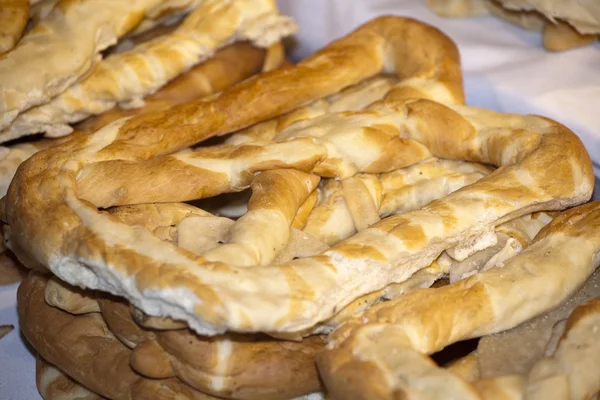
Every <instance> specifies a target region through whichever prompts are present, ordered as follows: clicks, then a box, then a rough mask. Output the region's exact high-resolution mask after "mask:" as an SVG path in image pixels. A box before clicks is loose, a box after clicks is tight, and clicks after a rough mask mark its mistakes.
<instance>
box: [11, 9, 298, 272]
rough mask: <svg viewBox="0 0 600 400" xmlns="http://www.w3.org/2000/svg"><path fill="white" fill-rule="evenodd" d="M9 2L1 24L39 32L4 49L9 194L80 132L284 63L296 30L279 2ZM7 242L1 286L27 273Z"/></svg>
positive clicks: (17, 38) (201, 94) (217, 88)
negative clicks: (36, 158) (24, 165)
mask: <svg viewBox="0 0 600 400" xmlns="http://www.w3.org/2000/svg"><path fill="white" fill-rule="evenodd" d="M8 3H9V4H7V5H4V4H0V6H1V7H0V18H2V17H4V16H6V17H7V18H6V20H2V23H0V29H4V30H6V31H7V32H8V31H11V32H16V31H17V29H16V27H17V26H19V27H21V26H22V29H19V32H20V34H23V31H24V27H25V26H26V25H27V24H28V23H29V26H30V29H29V30H28V31H27V32H25V34H24V35H23V36H22V37H20V36H19V35H15V36H14V39H13V40H11V43H13V44H16V47H14V46H13V47H10V46H7V47H6V48H4V47H1V46H0V52H2V51H4V54H3V55H0V114H1V115H2V119H1V120H0V142H1V143H3V145H2V146H0V195H2V196H3V195H4V194H6V191H7V189H8V185H9V183H10V181H11V179H12V177H13V175H14V173H15V171H16V169H17V167H18V165H19V164H20V163H21V162H23V161H24V160H25V159H27V158H29V157H30V156H31V155H32V154H34V153H36V152H38V151H40V150H42V149H45V148H48V147H51V146H54V145H55V144H58V143H61V142H63V141H64V140H68V139H69V137H68V136H67V135H70V134H71V133H73V132H74V131H79V132H80V133H81V132H83V131H95V130H97V129H99V128H100V127H102V126H104V125H106V124H108V123H109V122H111V121H113V120H116V119H119V118H122V117H124V116H129V115H136V114H141V113H144V112H150V111H153V110H158V109H161V108H168V107H170V106H173V105H175V104H179V103H184V102H187V101H190V100H194V99H198V98H202V97H205V96H207V95H210V94H212V93H216V92H219V91H220V90H222V89H223V88H225V87H227V86H230V85H232V84H234V83H236V82H238V81H241V80H244V79H246V78H248V77H250V76H251V75H253V74H255V73H257V72H260V71H262V70H268V69H272V68H276V67H278V66H279V65H281V63H282V62H283V57H284V54H283V47H282V46H281V43H280V39H282V38H283V37H285V36H288V35H290V34H291V33H293V32H294V31H295V30H296V26H295V24H294V23H293V21H291V20H290V19H289V18H288V17H285V16H283V15H280V14H279V13H278V10H277V8H276V6H275V2H274V1H272V0H241V1H222V0H148V1H141V0H136V1H126V2H121V1H111V2H106V1H103V0H84V1H55V0H54V1H49V0H42V1H37V2H33V1H32V4H31V9H30V10H29V3H28V2H27V1H24V2H21V1H17V2H11V1H9V2H8ZM11 7H16V8H18V9H21V10H24V11H23V12H19V13H17V12H16V11H14V12H11V10H12V8H11ZM8 16H10V18H8ZM5 36H6V37H9V35H8V33H6V34H3V35H2V36H0V37H5ZM80 121H81V122H80ZM36 134H37V135H36ZM40 134H43V136H44V137H40ZM31 135H36V136H31ZM0 247H2V248H0V271H2V272H3V273H2V274H0V284H3V283H10V282H14V281H16V280H19V279H20V278H21V276H22V273H23V271H22V270H20V269H19V268H18V267H17V265H16V264H15V260H14V257H12V255H11V254H10V253H6V252H5V251H4V250H5V249H4V247H3V246H0Z"/></svg>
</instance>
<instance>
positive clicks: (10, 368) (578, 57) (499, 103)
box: [0, 0, 600, 400]
mask: <svg viewBox="0 0 600 400" xmlns="http://www.w3.org/2000/svg"><path fill="white" fill-rule="evenodd" d="M280 1H281V3H282V6H283V8H284V11H290V12H291V13H292V14H294V13H295V12H296V10H295V7H303V6H304V7H306V6H308V3H316V2H317V0H293V1H294V3H292V1H291V0H290V1H286V0H280ZM321 1H322V0H318V2H321ZM344 1H346V0H344ZM286 3H287V4H286ZM323 3H327V2H323ZM383 3H385V4H388V8H385V7H384V8H381V9H380V11H381V10H383V11H381V12H386V13H387V12H389V4H390V2H385V1H377V0H374V1H372V3H370V4H383ZM418 3H420V2H417V1H412V0H411V1H410V2H409V1H398V0H395V2H394V4H395V8H396V9H397V10H398V13H399V14H401V15H410V16H413V17H415V18H418V19H422V20H425V21H427V22H429V23H433V24H435V25H436V26H439V27H440V28H441V29H442V30H444V31H446V32H447V33H448V34H450V36H451V37H452V38H453V39H454V40H455V41H456V42H457V44H458V45H459V48H460V50H461V54H462V55H463V67H464V68H465V70H466V71H468V73H465V87H466V88H467V93H468V102H469V104H471V105H479V106H485V107H489V108H492V109H498V110H502V111H515V112H524V113H525V112H527V113H528V112H536V111H537V110H539V108H540V107H541V106H542V105H544V104H543V102H542V103H540V104H538V105H535V104H534V105H532V104H530V103H528V102H527V98H528V96H529V93H530V92H529V91H528V89H530V88H529V87H523V88H522V89H523V90H522V91H521V92H518V91H515V88H511V92H510V96H509V98H508V99H507V98H506V96H504V97H502V96H498V90H499V89H502V88H505V85H504V83H498V82H499V81H498V76H499V75H500V76H504V78H505V79H506V77H507V76H508V77H510V76H511V74H513V75H514V76H515V77H517V76H518V75H519V68H520V67H519V66H515V65H512V64H510V63H507V62H506V58H505V57H502V56H501V55H502V54H504V55H511V54H513V53H517V52H518V53H521V54H522V53H523V52H528V53H529V54H530V55H531V56H530V57H529V62H531V63H538V64H539V63H545V64H548V65H550V64H551V63H552V62H551V61H549V60H550V59H551V58H550V55H549V54H546V53H545V52H544V51H543V50H542V49H540V47H539V42H540V37H539V34H538V33H532V32H526V31H523V30H521V29H519V28H516V27H513V26H510V25H509V24H506V23H504V22H502V21H498V20H496V19H494V18H489V17H485V18H478V19H474V20H461V21H460V22H457V21H456V20H446V19H442V18H439V17H437V16H435V15H433V14H431V13H429V12H428V11H427V10H425V9H424V7H423V6H422V5H420V4H418ZM290 4H294V6H293V7H292V6H290ZM351 4H354V3H353V2H352V3H351ZM349 8H350V9H351V8H352V7H349ZM340 12H342V11H340ZM346 12H348V10H346ZM313 15H315V14H313ZM370 17H372V16H371V15H366V14H365V15H361V16H360V17H359V18H358V20H360V19H365V18H370ZM349 19H350V20H352V18H349ZM355 19H356V18H355ZM297 20H298V21H299V24H300V26H301V32H300V33H299V37H300V40H301V43H308V44H304V45H301V46H300V47H299V51H300V54H302V52H305V53H306V52H307V51H309V50H314V48H315V45H314V43H315V40H316V41H317V42H318V38H317V39H315V36H314V35H315V32H317V31H318V29H316V28H315V29H312V28H313V27H311V23H312V24H318V23H319V22H318V19H315V21H312V22H311V21H308V19H307V18H306V17H305V16H302V15H299V16H298V18H297ZM307 26H308V27H307ZM354 26H356V24H355V25H354ZM302 27H304V29H302ZM336 29H337V30H336ZM490 29H494V39H493V40H491V41H489V42H482V41H481V40H479V41H473V40H472V39H473V38H484V37H489V31H490ZM348 30H349V28H348V27H343V28H339V29H338V28H336V27H332V28H331V29H330V33H331V37H332V38H333V37H336V36H340V35H341V34H343V33H345V32H347V31H348ZM311 35H312V36H311ZM486 35H487V36H486ZM311 39H313V40H311ZM302 40H304V42H302ZM319 45H321V44H320V43H319ZM599 47H600V46H598V45H595V46H591V48H586V49H577V50H572V51H570V52H568V53H565V54H554V55H553V57H556V59H558V58H560V59H561V69H562V68H565V65H568V66H570V67H569V68H570V69H569V71H572V73H571V74H564V73H563V71H562V70H561V71H554V73H550V75H548V76H540V77H539V79H538V80H537V81H532V82H531V85H533V86H535V85H539V82H540V80H548V79H553V80H555V81H556V87H557V88H563V87H565V86H568V85H571V84H572V79H573V78H572V76H573V75H578V74H579V72H582V73H583V72H586V73H587V72H589V70H590V69H593V68H594V65H595V66H596V68H595V69H593V72H596V71H597V67H598V66H599V65H600V52H598V49H599ZM594 54H595V55H594ZM302 55H304V54H302ZM474 58H478V59H480V60H478V61H477V63H478V65H481V63H482V59H483V63H484V64H485V68H478V69H473V68H470V65H471V61H472V60H473V59H474ZM521 67H522V66H521ZM518 86H519V85H516V87H517V89H519V88H518ZM561 90H562V89H561ZM581 90H584V91H585V90H588V91H589V90H596V93H599V94H600V91H598V90H600V86H595V85H592V87H591V88H589V89H586V88H583V89H581ZM579 93H580V94H581V92H579ZM588 94H589V93H588ZM597 99H600V97H597ZM580 101H581V96H579V95H573V97H568V96H567V98H566V99H565V101H564V107H566V108H565V110H567V109H569V110H571V109H577V108H578V107H579V106H585V107H589V105H587V104H585V105H583V104H579V103H578V102H580ZM596 104H597V103H596ZM548 110H549V111H550V114H552V113H553V112H556V104H552V105H551V107H548ZM545 115H548V113H546V114H545ZM549 116H551V117H554V118H556V119H558V120H560V121H561V122H564V121H563V120H561V119H560V118H559V117H560V115H558V116H554V115H549ZM595 117H597V115H595ZM590 118H591V117H590ZM596 121H597V120H591V119H587V120H585V121H580V122H581V124H579V123H578V122H577V121H574V123H573V124H571V125H569V126H575V128H577V127H581V129H583V130H589V129H590V128H596V129H595V133H600V126H599V125H594V124H595V122H596ZM575 130H576V131H577V129H575ZM598 137H600V136H598ZM598 137H596V138H594V137H592V138H591V139H590V138H587V139H586V140H584V142H585V143H586V145H587V146H588V149H590V152H592V150H593V151H594V152H596V151H597V152H599V153H600V139H598ZM582 138H583V135H582ZM596 146H598V147H597V148H596ZM592 147H593V148H592ZM599 161H600V160H596V162H597V164H598V168H597V169H596V170H597V172H598V171H600V162H599ZM596 185H597V188H598V187H599V186H600V183H599V181H598V180H597V181H596ZM599 195H600V193H598V192H596V195H595V197H596V198H598V199H600V196H599ZM17 287H18V285H17V284H14V285H9V286H3V287H0V325H3V324H13V325H15V327H16V329H15V330H14V331H13V332H11V333H9V334H8V335H7V336H5V337H4V338H3V339H2V340H0V400H36V399H40V396H39V394H38V393H37V390H36V388H35V358H34V355H33V352H32V351H31V350H30V348H29V347H28V345H27V344H26V342H25V341H24V339H23V337H22V335H20V333H19V331H18V321H17V312H16V304H15V303H16V302H15V295H16V290H17Z"/></svg>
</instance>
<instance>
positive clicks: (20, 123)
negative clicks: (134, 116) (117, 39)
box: [0, 0, 296, 141]
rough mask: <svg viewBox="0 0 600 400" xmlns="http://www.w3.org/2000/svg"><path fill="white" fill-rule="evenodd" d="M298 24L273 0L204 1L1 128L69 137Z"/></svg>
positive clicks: (8, 134)
mask: <svg viewBox="0 0 600 400" xmlns="http://www.w3.org/2000/svg"><path fill="white" fill-rule="evenodd" d="M267 21H268V23H267ZM295 28H296V26H295V25H294V24H293V22H291V20H290V19H289V18H287V17H284V16H281V15H280V14H278V12H277V8H276V6H275V3H274V2H273V1H271V0H236V1H205V2H198V4H197V7H196V8H195V9H194V10H193V11H191V12H190V14H189V15H187V16H186V17H185V18H184V20H183V22H182V23H181V24H180V25H178V26H177V28H176V29H175V30H174V31H172V32H168V33H165V34H163V35H160V36H157V37H155V38H153V39H151V40H149V41H146V42H143V43H141V44H138V45H136V46H135V47H133V48H132V49H124V50H123V51H121V52H116V53H113V54H110V55H108V56H107V57H106V58H105V59H103V60H102V61H101V62H99V63H98V65H96V66H95V68H94V69H93V70H92V71H91V72H90V74H89V75H87V76H85V77H83V78H82V79H80V80H79V81H78V82H76V83H74V84H73V85H71V86H70V87H68V88H67V89H66V90H65V91H64V92H62V93H60V94H58V95H57V96H55V97H53V98H52V99H51V100H50V101H49V102H47V103H44V104H40V105H37V106H35V107H32V108H30V109H28V110H25V111H23V112H22V113H21V114H20V115H18V116H17V117H16V118H15V119H14V120H13V121H12V122H11V125H10V126H9V127H7V128H6V129H5V130H3V131H2V132H0V140H4V141H7V140H11V139H14V138H17V137H20V136H23V135H31V134H34V133H38V132H45V134H46V136H49V137H58V136H64V135H66V134H68V133H70V132H71V131H72V128H71V127H70V126H69V125H68V124H69V123H74V122H78V121H81V120H82V119H84V118H85V117H87V116H89V115H95V114H100V113H102V112H104V111H106V110H109V109H111V108H113V107H114V106H115V105H120V106H121V107H124V108H131V107H140V106H141V105H143V98H144V97H145V96H146V95H148V94H150V93H153V92H154V91H156V90H158V89H159V88H160V87H162V86H163V85H164V84H166V83H167V82H168V81H170V80H171V79H173V78H175V77H177V76H178V75H179V74H181V73H183V72H185V71H187V70H188V69H189V68H191V67H193V66H194V65H196V64H198V63H200V62H202V61H204V60H206V59H208V58H209V57H211V56H212V55H213V54H214V52H215V51H216V50H218V49H219V48H221V47H223V46H225V45H227V44H229V43H231V42H234V41H240V40H248V41H250V42H252V43H254V44H255V45H256V46H259V47H267V46H270V45H272V44H274V43H275V42H277V41H278V40H279V39H280V38H282V37H283V36H285V35H288V34H290V33H292V32H293V31H294V30H295ZM0 66H1V63H0ZM46 73H47V74H50V73H51V72H49V71H46ZM21 79H23V78H21Z"/></svg>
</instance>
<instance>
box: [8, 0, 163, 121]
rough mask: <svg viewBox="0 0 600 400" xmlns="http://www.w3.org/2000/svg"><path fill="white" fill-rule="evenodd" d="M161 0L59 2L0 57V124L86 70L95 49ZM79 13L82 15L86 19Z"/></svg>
mask: <svg viewBox="0 0 600 400" xmlns="http://www.w3.org/2000/svg"><path fill="white" fill-rule="evenodd" d="M160 3H161V0H132V1H126V2H111V3H109V4H106V3H104V2H98V1H96V0H84V1H71V0H68V1H61V2H59V3H58V4H57V6H56V7H54V9H53V10H52V12H51V13H50V14H49V15H48V17H46V18H45V19H44V20H43V21H41V22H40V23H39V24H38V25H36V26H35V27H34V28H33V29H32V30H30V31H29V32H27V34H26V35H25V36H24V37H23V39H22V40H21V42H20V43H19V45H18V46H17V47H16V48H15V49H13V50H12V51H10V52H9V53H7V54H5V55H4V56H3V57H1V58H0V88H1V90H2V92H1V93H2V96H0V99H2V100H1V101H0V114H1V115H2V119H1V120H0V128H2V129H4V128H5V127H7V126H8V125H9V124H10V123H11V121H13V120H14V119H15V118H16V117H17V115H18V114H19V113H20V112H22V111H23V110H26V109H28V108H30V107H32V106H35V105H37V104H40V103H44V102H46V101H48V100H49V99H50V98H52V97H53V96H56V95H57V94H59V93H61V92H63V91H64V90H65V89H66V88H67V87H69V86H70V85H71V84H73V83H74V82H75V81H77V80H78V79H79V78H81V77H82V76H84V75H85V74H86V73H88V72H89V71H90V70H91V68H92V67H93V65H94V64H95V63H96V62H97V61H98V56H97V55H98V53H99V52H100V51H102V50H104V49H106V48H107V47H108V46H110V45H112V44H114V43H115V42H116V40H117V39H118V38H119V37H121V36H123V35H124V34H125V33H127V32H128V31H130V30H132V29H133V28H134V27H135V26H136V25H137V24H138V23H139V22H140V21H141V20H142V19H143V18H144V15H145V13H146V12H149V11H150V10H151V9H152V8H153V7H155V6H157V5H158V4H160ZM81 15H87V18H86V19H85V21H84V20H83V19H82V18H81ZM65 57H69V60H70V62H69V63H65V62H64V58H65ZM15 66H18V68H15Z"/></svg>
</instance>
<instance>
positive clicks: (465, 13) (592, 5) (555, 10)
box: [426, 0, 600, 51]
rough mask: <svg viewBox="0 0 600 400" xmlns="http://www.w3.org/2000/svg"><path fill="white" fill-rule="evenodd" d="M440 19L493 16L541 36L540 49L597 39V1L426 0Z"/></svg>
mask: <svg viewBox="0 0 600 400" xmlns="http://www.w3.org/2000/svg"><path fill="white" fill-rule="evenodd" d="M426 4H427V6H428V7H429V8H430V9H431V10H432V11H434V12H436V13H437V14H439V15H442V16H444V17H451V18H465V17H478V16H482V15H490V14H491V15H495V16H497V17H500V18H502V19H504V20H506V21H508V22H510V23H512V24H515V25H517V26H520V27H522V28H525V29H528V30H532V31H538V32H541V33H542V39H543V40H542V41H543V44H544V47H545V48H546V49H548V50H551V51H564V50H569V49H572V48H576V47H581V46H587V45H589V44H591V43H595V42H597V41H598V37H599V35H600V2H598V1H597V0H578V1H572V0H426Z"/></svg>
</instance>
